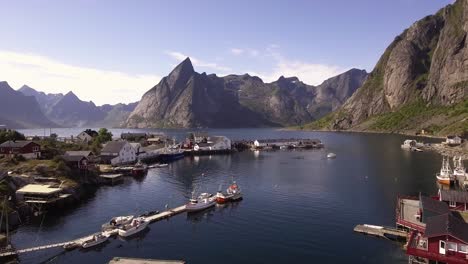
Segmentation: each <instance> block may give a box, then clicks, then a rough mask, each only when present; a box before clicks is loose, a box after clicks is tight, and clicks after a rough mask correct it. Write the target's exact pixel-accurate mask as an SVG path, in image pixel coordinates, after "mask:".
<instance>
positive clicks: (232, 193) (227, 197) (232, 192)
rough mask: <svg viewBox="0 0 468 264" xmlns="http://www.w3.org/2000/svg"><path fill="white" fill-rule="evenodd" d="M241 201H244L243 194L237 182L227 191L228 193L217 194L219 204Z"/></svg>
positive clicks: (219, 192)
mask: <svg viewBox="0 0 468 264" xmlns="http://www.w3.org/2000/svg"><path fill="white" fill-rule="evenodd" d="M240 199H242V192H241V190H240V188H239V185H237V183H236V182H235V181H233V182H232V184H231V185H230V186H229V187H228V188H227V189H226V193H222V192H221V191H218V192H217V193H216V202H217V203H219V204H223V203H226V202H228V201H237V200H240Z"/></svg>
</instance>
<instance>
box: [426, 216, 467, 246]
mask: <svg viewBox="0 0 468 264" xmlns="http://www.w3.org/2000/svg"><path fill="white" fill-rule="evenodd" d="M424 235H425V236H426V237H437V236H444V235H450V236H452V237H455V238H457V239H459V240H461V241H463V242H465V243H468V224H467V223H465V221H463V220H462V219H460V218H458V217H455V216H454V215H453V214H452V213H447V214H443V215H438V216H433V217H430V218H429V219H428V220H427V225H426V232H425V234H424Z"/></svg>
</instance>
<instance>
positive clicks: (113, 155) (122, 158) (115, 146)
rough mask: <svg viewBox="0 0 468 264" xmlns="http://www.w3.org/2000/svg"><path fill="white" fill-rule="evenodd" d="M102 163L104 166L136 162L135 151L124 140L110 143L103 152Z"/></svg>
mask: <svg viewBox="0 0 468 264" xmlns="http://www.w3.org/2000/svg"><path fill="white" fill-rule="evenodd" d="M100 158H101V163H103V164H112V165H120V164H128V163H133V162H135V161H136V158H137V155H136V151H135V149H134V148H133V147H132V146H131V145H130V144H129V143H128V142H127V141H124V140H120V141H109V142H107V144H106V145H105V146H104V148H103V149H102V150H101V156H100Z"/></svg>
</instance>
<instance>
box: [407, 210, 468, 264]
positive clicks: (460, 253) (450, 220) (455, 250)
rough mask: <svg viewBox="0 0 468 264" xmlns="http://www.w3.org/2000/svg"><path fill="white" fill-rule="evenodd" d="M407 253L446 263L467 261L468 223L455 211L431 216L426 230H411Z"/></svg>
mask: <svg viewBox="0 0 468 264" xmlns="http://www.w3.org/2000/svg"><path fill="white" fill-rule="evenodd" d="M406 253H407V254H408V255H410V256H414V257H418V258H422V259H426V260H432V261H438V262H444V263H467V262H468V223H466V222H465V221H464V220H462V219H461V218H458V217H457V216H455V215H454V213H453V212H449V213H447V214H442V215H438V216H433V217H430V218H428V219H427V225H426V230H425V232H419V231H413V232H411V234H410V238H409V240H408V247H407V251H406Z"/></svg>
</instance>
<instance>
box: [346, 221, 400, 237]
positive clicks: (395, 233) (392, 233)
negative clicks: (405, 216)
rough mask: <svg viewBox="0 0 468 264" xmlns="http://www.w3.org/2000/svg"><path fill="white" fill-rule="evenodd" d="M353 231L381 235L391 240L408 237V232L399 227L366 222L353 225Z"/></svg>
mask: <svg viewBox="0 0 468 264" xmlns="http://www.w3.org/2000/svg"><path fill="white" fill-rule="evenodd" d="M354 232H357V233H361V234H365V235H371V236H376V237H382V238H386V239H391V240H395V239H397V240H398V239H406V238H407V237H408V232H406V231H403V230H400V229H396V228H393V227H386V226H376V225H367V224H364V225H357V226H355V227H354Z"/></svg>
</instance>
